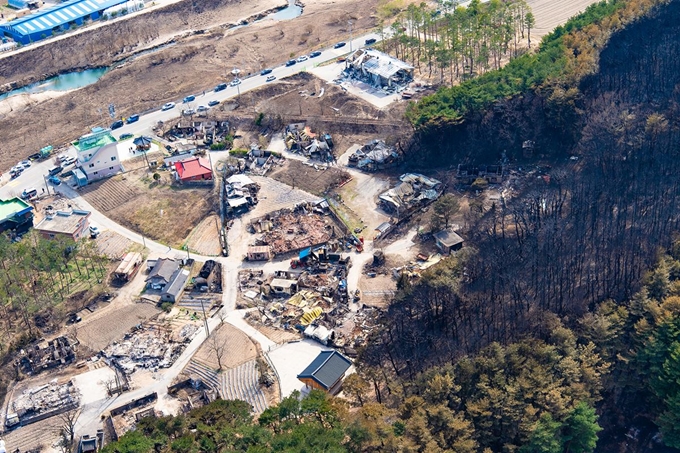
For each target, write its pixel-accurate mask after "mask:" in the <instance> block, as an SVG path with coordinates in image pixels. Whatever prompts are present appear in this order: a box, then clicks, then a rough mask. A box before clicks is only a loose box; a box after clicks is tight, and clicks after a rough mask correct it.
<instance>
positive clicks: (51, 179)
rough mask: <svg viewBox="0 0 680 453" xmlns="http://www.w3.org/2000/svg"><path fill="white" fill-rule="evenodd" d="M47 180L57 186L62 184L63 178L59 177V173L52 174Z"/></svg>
mask: <svg viewBox="0 0 680 453" xmlns="http://www.w3.org/2000/svg"><path fill="white" fill-rule="evenodd" d="M47 181H48V182H50V183H51V184H54V185H55V186H58V185H59V184H61V179H59V176H57V175H52V176H50V177H49V178H47Z"/></svg>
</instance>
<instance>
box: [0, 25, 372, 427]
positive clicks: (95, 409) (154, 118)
mask: <svg viewBox="0 0 680 453" xmlns="http://www.w3.org/2000/svg"><path fill="white" fill-rule="evenodd" d="M368 38H376V39H379V37H378V36H377V35H375V34H370V35H366V36H361V37H359V38H357V39H355V40H353V42H352V43H351V46H352V48H354V49H356V48H358V47H360V46H361V45H363V43H364V41H365V40H366V39H368ZM349 50H350V44H349V43H348V44H347V45H346V46H345V47H342V48H339V49H327V50H324V51H323V52H322V54H321V55H320V56H318V57H316V58H314V59H311V60H307V61H305V62H301V63H297V64H295V65H293V66H290V67H287V66H278V67H275V68H272V69H273V70H272V73H271V75H274V76H276V77H277V80H278V79H282V78H284V77H288V76H291V75H293V74H296V73H299V72H301V71H304V70H306V69H307V68H310V67H312V66H313V65H315V64H320V63H324V62H327V61H330V60H333V59H335V58H337V57H338V56H340V55H343V54H345V53H347V52H348V51H349ZM331 64H332V63H331ZM266 83H276V81H275V82H266V81H265V77H264V76H260V75H259V74H258V75H255V76H252V77H247V78H244V79H243V82H242V83H241V84H240V85H239V86H238V88H237V87H229V88H227V89H226V90H224V91H221V92H217V93H215V92H213V91H210V92H208V91H207V90H206V94H205V95H202V94H201V95H200V96H197V98H196V101H194V102H193V103H191V104H189V105H188V106H186V107H195V106H197V105H207V103H208V102H209V101H210V100H213V99H214V100H219V101H220V102H223V101H225V100H227V99H230V98H233V97H235V96H237V95H238V93H239V92H246V91H249V90H253V89H256V88H259V87H261V86H262V85H264V84H266ZM181 106H182V104H181V103H180V104H178V107H176V108H175V109H172V110H168V111H161V110H157V111H154V112H151V113H149V114H147V115H143V116H141V117H140V120H139V121H138V122H135V123H133V124H129V125H125V126H124V127H122V128H120V129H117V130H116V134H117V135H120V134H123V133H132V134H135V135H141V134H148V133H150V132H151V128H152V127H153V125H155V124H157V122H158V121H168V120H171V119H173V118H176V117H177V115H178V114H179V109H180V108H182V107H181ZM53 165H54V159H53V158H50V159H48V160H46V161H43V162H36V163H34V164H33V165H32V166H31V167H30V168H28V169H26V170H25V171H24V172H23V173H22V175H21V176H19V177H18V178H16V179H14V180H11V181H9V182H6V181H7V180H8V179H9V175H7V174H5V175H2V182H6V183H5V185H3V186H2V187H0V198H8V197H12V196H19V195H20V194H21V192H22V191H23V190H24V189H26V188H36V189H37V190H38V192H39V193H41V192H42V189H45V190H49V191H55V190H56V191H57V192H59V193H61V194H62V195H64V196H66V197H67V198H69V199H71V200H73V201H74V202H75V204H77V205H78V206H79V207H80V208H82V209H86V210H89V211H91V212H92V215H91V219H92V222H93V223H94V224H96V225H98V226H100V227H101V228H102V229H109V230H112V231H115V232H116V233H118V234H120V235H122V236H124V237H126V238H128V239H130V240H132V241H135V242H137V243H140V244H141V243H143V244H144V245H145V246H146V247H147V248H148V249H149V250H150V251H152V252H155V253H158V254H161V255H166V256H171V257H173V256H176V255H178V254H183V253H185V252H184V251H182V250H177V249H171V248H169V247H167V246H165V245H163V244H160V243H157V242H155V241H152V240H150V239H146V238H143V237H142V236H141V235H140V234H138V233H135V232H134V231H131V230H129V229H127V228H125V227H123V226H122V225H119V224H117V223H116V222H114V221H113V220H111V219H109V218H108V217H106V216H105V215H104V214H103V213H101V212H99V211H97V210H96V209H95V208H94V207H93V206H91V205H90V204H89V203H88V202H87V201H86V200H85V199H83V198H82V197H81V196H80V194H79V193H78V192H77V191H76V190H74V189H72V188H71V187H69V186H68V185H67V184H61V185H60V186H56V187H55V186H52V185H46V183H45V181H44V175H46V174H47V171H48V169H49V168H50V167H52V166H53ZM370 253H371V251H370V247H367V249H366V251H365V252H364V253H363V254H362V255H361V258H360V261H361V262H364V261H366V260H367V259H368V258H369V257H370ZM192 257H194V258H196V259H198V260H207V259H215V258H214V257H205V256H200V255H196V254H192ZM241 258H242V254H236V253H235V254H233V255H232V256H229V257H227V258H217V260H218V261H220V262H221V263H222V266H223V271H224V282H223V288H224V293H223V308H222V309H221V310H222V313H221V314H220V315H219V316H215V317H213V318H211V319H210V320H209V321H208V325H209V328H210V329H211V330H212V329H214V328H215V327H217V325H218V324H219V323H220V318H222V319H224V320H225V322H228V323H230V324H232V325H234V326H235V327H237V328H239V329H241V330H242V331H243V332H244V333H246V334H247V335H248V336H249V337H251V339H253V340H254V341H257V342H258V343H260V345H261V346H262V348H263V350H267V349H269V347H270V346H272V345H273V342H272V341H271V340H269V339H268V338H267V337H265V336H264V335H262V334H261V333H260V332H258V331H257V330H256V329H254V328H252V327H251V326H250V325H249V324H247V323H246V322H245V321H244V320H243V312H242V311H235V310H234V308H235V302H236V299H237V288H238V270H239V268H241V267H243V266H244V263H242V262H241ZM286 264H287V263H283V264H281V263H270V264H269V265H268V266H267V267H270V266H271V267H272V268H274V267H276V268H278V267H280V266H282V265H283V266H284V267H286ZM361 267H362V266H356V265H355V266H354V267H353V268H352V270H353V271H354V272H351V271H350V273H351V274H353V273H360V270H361ZM352 277H353V278H352V281H354V280H358V275H356V276H354V275H352ZM205 338H206V334H205V331H204V330H203V329H200V330H199V331H198V332H197V333H196V335H195V337H194V338H193V339H192V341H191V343H190V344H189V345H188V346H187V348H186V349H185V350H184V351H183V353H182V354H181V355H180V357H179V358H178V359H177V361H175V363H174V364H173V365H172V366H171V367H170V368H168V369H167V370H162V371H159V372H158V373H157V376H158V379H157V381H156V382H154V383H153V384H152V385H149V386H146V387H144V388H139V389H135V390H132V391H130V392H127V393H124V394H122V395H118V396H117V397H115V398H108V399H104V400H101V401H97V402H94V403H90V404H88V405H86V406H85V407H83V408H82V412H81V414H80V416H79V419H78V423H77V431H78V434H79V435H81V434H93V433H94V432H96V429H97V428H99V427H100V425H101V418H100V417H101V414H103V413H105V412H106V411H107V410H110V409H111V408H114V407H118V406H120V405H123V404H125V403H128V402H130V401H132V400H133V399H137V398H140V397H142V396H144V395H147V394H149V393H152V392H156V393H158V396H159V399H162V398H164V397H166V395H167V387H168V385H170V384H171V383H172V381H173V380H174V379H175V378H176V377H177V376H178V375H179V373H180V372H181V371H182V369H184V367H185V366H186V365H187V363H188V362H189V360H191V357H192V356H193V355H194V354H195V353H196V351H197V350H198V348H199V347H200V346H201V344H202V343H203V341H205Z"/></svg>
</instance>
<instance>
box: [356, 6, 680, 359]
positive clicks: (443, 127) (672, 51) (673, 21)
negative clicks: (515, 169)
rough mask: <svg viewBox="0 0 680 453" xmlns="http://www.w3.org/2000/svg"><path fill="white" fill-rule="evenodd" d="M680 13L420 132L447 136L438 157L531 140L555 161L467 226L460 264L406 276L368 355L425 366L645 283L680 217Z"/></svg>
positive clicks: (633, 29)
mask: <svg viewBox="0 0 680 453" xmlns="http://www.w3.org/2000/svg"><path fill="white" fill-rule="evenodd" d="M679 24H680V4H678V3H677V2H672V3H671V4H668V5H664V6H660V7H657V8H656V9H654V10H652V12H651V13H650V14H648V15H647V16H645V17H644V18H640V19H638V20H635V21H633V22H632V23H630V24H629V25H628V26H627V27H626V28H625V29H623V30H621V31H619V32H617V33H615V34H613V35H612V36H611V39H610V40H609V42H608V44H607V45H606V48H605V49H603V51H602V52H601V58H600V65H599V70H598V71H597V72H596V73H594V74H593V75H592V76H589V77H586V78H583V79H581V81H580V82H579V84H578V86H572V87H569V86H568V85H564V86H563V87H559V86H558V87H557V88H556V87H555V85H554V86H553V88H552V89H550V90H548V89H545V90H541V89H539V90H535V91H534V90H529V91H527V92H526V93H525V94H522V95H520V96H516V97H515V98H513V99H511V100H509V101H506V102H503V103H501V104H500V105H502V107H501V108H499V107H498V106H493V107H491V108H490V109H489V110H487V111H486V112H484V113H481V114H479V115H477V116H474V115H473V116H472V117H470V118H468V119H466V121H465V122H463V123H462V124H458V125H451V123H450V122H449V123H447V122H446V121H442V122H436V121H435V122H430V123H429V124H427V125H426V126H424V127H423V128H421V129H420V130H419V132H418V133H417V134H418V136H419V137H424V138H425V142H424V143H425V144H423V146H427V145H426V144H427V143H435V142H437V143H439V144H440V145H441V146H440V147H438V148H434V151H432V153H431V154H430V155H429V156H430V157H431V156H435V155H436V156H438V157H437V158H438V159H440V161H441V160H444V159H448V160H449V162H459V161H460V160H465V159H469V160H474V161H484V159H490V158H493V157H494V156H495V155H497V154H498V153H500V152H502V151H503V150H504V149H507V150H508V151H509V152H510V151H514V152H517V151H518V150H519V149H520V146H521V141H522V140H526V139H534V140H536V141H537V142H538V143H540V144H542V149H543V150H548V153H549V154H550V155H552V156H553V157H554V158H555V159H554V160H555V162H557V164H555V165H554V166H553V170H552V171H551V173H550V174H549V175H548V176H549V179H547V178H546V179H538V180H532V182H530V183H528V185H527V186H525V188H524V189H523V192H522V193H520V194H518V196H516V197H515V198H514V199H513V200H511V201H508V202H507V203H501V204H499V205H495V206H494V207H493V208H492V209H491V210H490V211H488V212H486V213H485V214H484V216H483V217H482V218H481V219H480V220H479V221H477V222H476V223H473V224H472V225H471V226H470V228H469V231H467V232H465V234H466V237H468V238H471V241H470V242H471V243H472V244H473V246H474V250H475V253H474V254H473V255H472V256H470V257H469V258H468V259H467V261H466V263H465V265H464V267H463V266H462V265H460V266H454V268H452V269H446V270H441V271H438V272H437V273H433V275H432V276H431V278H425V279H423V280H422V281H421V282H420V283H419V284H417V285H415V286H414V287H409V286H408V285H404V286H403V290H402V291H401V293H400V294H399V295H398V297H397V298H396V300H395V301H394V302H393V304H392V305H391V307H390V311H389V313H388V314H387V316H386V324H387V326H388V327H387V329H386V331H388V332H389V335H385V336H384V337H382V338H381V340H380V341H377V342H375V343H374V345H375V348H374V347H373V346H369V349H370V350H369V351H367V354H366V357H367V358H369V359H368V360H369V361H373V362H374V363H375V362H383V363H387V364H388V366H389V367H390V368H394V369H395V371H396V372H403V371H404V370H405V369H409V371H410V372H417V371H420V370H422V369H425V368H426V367H428V366H429V365H431V364H435V363H443V362H446V361H449V360H453V359H455V358H456V357H460V356H461V355H464V354H469V353H474V352H476V351H477V350H479V348H481V347H483V346H485V345H487V344H489V343H490V342H493V341H499V342H501V343H507V342H510V341H515V340H518V339H520V338H521V337H523V336H525V335H527V333H529V332H535V331H537V330H535V327H536V326H537V325H538V320H539V319H541V318H542V317H543V315H544V314H545V313H547V312H552V313H557V314H559V315H560V316H562V317H563V318H564V319H575V317H577V316H580V315H582V314H583V313H585V312H587V311H589V310H592V309H593V308H594V307H595V306H597V304H599V303H600V302H602V301H604V300H606V299H614V300H618V301H620V300H623V299H625V298H628V297H630V296H631V295H632V294H633V293H635V292H636V291H637V290H638V289H639V288H640V285H641V283H642V280H643V274H644V272H645V270H646V269H649V268H650V267H652V265H653V263H654V262H655V260H656V258H657V254H658V250H660V248H663V247H667V246H668V245H669V244H670V241H671V239H672V236H673V235H674V233H675V232H676V231H677V230H678V228H679V227H680V183H679V180H678V178H677V176H676V175H677V174H678V172H680V160H679V159H678V157H680V151H679V150H680V128H679V127H678V124H677V120H675V118H677V114H676V113H677V112H676V109H677V105H678V102H677V100H678V96H679V95H680V94H679V93H678V92H677V90H676V89H675V86H676V85H677V84H678V83H680V71H679V70H678V69H680V68H679V67H678V66H679V65H680V62H679V61H677V58H676V57H675V55H677V53H678V52H679V51H680V25H679ZM548 92H549V93H550V97H546V96H545V94H546V93H548ZM558 98H559V99H558ZM557 125H560V127H557ZM434 131H438V132H437V133H436V134H435V133H434ZM529 132H531V134H530V133H529ZM532 134H535V135H532ZM432 135H434V136H432ZM428 140H429V141H428ZM568 155H578V156H580V159H579V160H578V161H577V162H574V161H570V160H567V159H566V158H564V157H566V156H568ZM558 157H561V158H562V159H558ZM559 162H562V163H561V164H560V163H559ZM565 162H568V163H565ZM546 181H549V182H546ZM539 334H540V332H539Z"/></svg>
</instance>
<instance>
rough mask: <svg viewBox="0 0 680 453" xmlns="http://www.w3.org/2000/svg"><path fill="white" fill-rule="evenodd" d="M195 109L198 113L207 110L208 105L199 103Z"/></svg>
mask: <svg viewBox="0 0 680 453" xmlns="http://www.w3.org/2000/svg"><path fill="white" fill-rule="evenodd" d="M196 111H197V112H199V113H200V112H207V111H208V107H206V106H205V105H199V106H198V108H197V109H196Z"/></svg>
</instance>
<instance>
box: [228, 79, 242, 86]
mask: <svg viewBox="0 0 680 453" xmlns="http://www.w3.org/2000/svg"><path fill="white" fill-rule="evenodd" d="M240 84H241V79H234V80H232V81H231V82H230V83H229V86H232V87H235V86H236V85H240Z"/></svg>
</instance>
